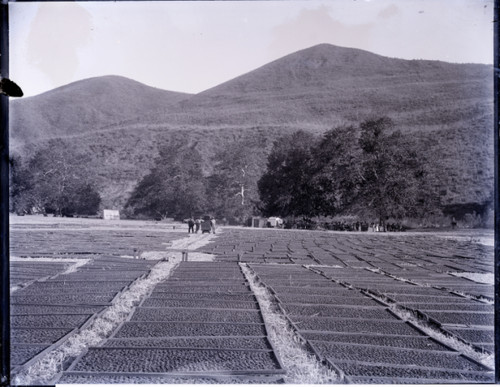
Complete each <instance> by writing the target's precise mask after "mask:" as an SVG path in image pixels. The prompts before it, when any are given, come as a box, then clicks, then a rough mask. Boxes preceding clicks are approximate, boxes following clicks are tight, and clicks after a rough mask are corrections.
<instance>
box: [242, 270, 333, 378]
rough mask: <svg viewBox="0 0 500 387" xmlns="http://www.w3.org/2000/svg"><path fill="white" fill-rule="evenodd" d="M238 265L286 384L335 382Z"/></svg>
mask: <svg viewBox="0 0 500 387" xmlns="http://www.w3.org/2000/svg"><path fill="white" fill-rule="evenodd" d="M240 266H241V268H242V270H243V273H244V274H245V276H246V278H247V280H248V282H249V283H250V287H251V288H252V291H253V292H254V294H255V296H256V297H257V300H258V301H259V305H260V308H261V312H262V315H263V316H264V319H265V321H266V327H267V330H268V333H269V339H270V341H271V343H272V344H273V346H274V348H275V350H276V352H277V354H278V356H279V357H280V359H281V361H282V363H283V367H284V368H285V370H286V378H285V379H286V382H287V383H291V384H330V383H338V382H339V376H338V375H337V374H336V373H335V372H334V371H333V370H331V369H330V368H328V367H327V366H325V365H323V364H322V363H321V362H319V361H318V359H317V358H316V357H315V356H314V355H312V354H311V353H309V352H308V351H307V350H306V349H305V348H304V345H303V344H302V342H301V339H300V338H299V336H297V334H296V333H295V331H294V330H293V329H292V328H291V327H290V324H289V323H288V321H287V320H286V318H285V317H284V316H283V315H282V314H281V313H280V312H279V311H277V310H276V308H275V307H274V306H273V302H272V299H271V295H270V293H269V291H268V290H267V288H266V287H265V286H263V285H261V284H259V282H258V280H257V279H256V276H255V275H254V274H253V273H252V271H251V270H250V269H249V268H248V266H247V265H246V264H240Z"/></svg>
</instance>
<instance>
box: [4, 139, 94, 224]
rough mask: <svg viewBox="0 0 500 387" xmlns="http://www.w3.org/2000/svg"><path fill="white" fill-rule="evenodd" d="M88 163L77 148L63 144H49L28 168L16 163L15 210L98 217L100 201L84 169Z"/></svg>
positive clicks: (12, 193)
mask: <svg viewBox="0 0 500 387" xmlns="http://www.w3.org/2000/svg"><path fill="white" fill-rule="evenodd" d="M89 161H90V158H89V157H88V156H87V155H83V154H79V153H78V152H77V149H76V148H75V147H72V146H68V144H66V143H63V142H62V141H60V140H51V141H49V143H48V145H47V146H46V147H44V148H42V149H39V150H38V151H37V152H36V153H35V155H34V156H33V157H32V158H31V159H30V160H29V162H28V163H27V165H23V164H22V163H19V162H17V163H14V167H13V171H12V172H13V175H12V189H11V195H12V202H13V208H12V209H13V210H15V211H16V212H19V213H32V212H48V213H54V215H66V216H72V215H75V214H81V215H93V214H96V213H97V211H98V210H99V206H100V203H101V198H100V195H99V193H98V191H97V188H96V186H95V184H94V182H93V179H92V177H91V176H89V175H88V173H87V169H86V168H85V165H86V164H87V163H88V162H89Z"/></svg>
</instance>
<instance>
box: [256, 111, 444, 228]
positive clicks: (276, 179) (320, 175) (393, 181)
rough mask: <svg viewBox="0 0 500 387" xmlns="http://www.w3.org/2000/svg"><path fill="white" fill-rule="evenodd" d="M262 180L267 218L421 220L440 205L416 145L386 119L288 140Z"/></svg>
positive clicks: (273, 154) (272, 157) (278, 147)
mask: <svg viewBox="0 0 500 387" xmlns="http://www.w3.org/2000/svg"><path fill="white" fill-rule="evenodd" d="M267 167H268V169H267V171H266V172H265V173H264V175H263V176H262V178H261V179H260V181H259V183H258V184H259V191H260V194H261V200H262V210H263V212H264V214H266V215H281V216H304V217H311V216H319V215H325V216H333V215H338V214H351V215H357V216H360V217H363V218H365V219H372V220H376V221H380V223H384V222H385V220H386V219H387V218H389V217H391V218H395V219H398V218H402V217H408V216H410V217H419V216H423V215H424V214H425V213H426V212H427V211H433V210H434V209H435V208H436V207H437V205H438V202H437V200H436V197H435V195H433V193H432V191H431V190H430V189H429V187H428V184H427V180H426V177H427V172H426V171H425V169H424V165H423V164H422V163H421V162H420V160H419V157H418V152H417V151H416V147H415V144H414V143H412V142H410V140H409V137H403V136H402V135H401V133H400V132H398V131H395V130H394V124H393V122H392V121H391V120H390V119H389V118H387V117H383V118H379V119H373V120H366V121H364V122H362V123H361V124H360V125H359V127H354V126H348V127H340V128H336V129H333V130H331V131H329V132H327V133H326V134H325V135H323V136H322V137H321V138H320V139H316V138H314V137H313V136H312V135H310V134H307V133H304V132H297V133H295V134H293V135H291V136H288V137H285V138H282V139H281V140H279V141H277V142H276V143H275V146H274V148H273V150H272V152H271V154H270V156H269V159H268V165H267Z"/></svg>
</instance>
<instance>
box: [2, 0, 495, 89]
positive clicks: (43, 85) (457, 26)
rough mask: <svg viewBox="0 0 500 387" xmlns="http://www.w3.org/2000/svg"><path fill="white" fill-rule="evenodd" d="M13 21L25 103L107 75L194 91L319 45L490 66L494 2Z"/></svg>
mask: <svg viewBox="0 0 500 387" xmlns="http://www.w3.org/2000/svg"><path fill="white" fill-rule="evenodd" d="M9 20H10V77H11V78H12V79H13V80H15V81H16V82H17V83H18V84H20V85H21V86H22V88H23V90H24V91H25V94H26V95H28V96H29V95H35V94H39V93H42V92H44V91H47V90H50V89H53V88H55V87H59V86H62V85H64V84H67V83H70V82H74V81H76V80H79V79H84V78H89V77H94V76H101V75H109V74H115V75H122V76H125V77H128V78H131V79H134V80H137V81H139V82H142V83H145V84H147V85H150V86H154V87H158V88H161V89H166V90H172V91H183V92H189V93H197V92H200V91H203V90H206V89H208V88H211V87H214V86H216V85H218V84H220V83H222V82H224V81H227V80H230V79H232V78H234V77H236V76H238V75H241V74H243V73H246V72H248V71H251V70H253V69H255V68H258V67H260V66H262V65H264V64H266V63H268V62H270V61H272V60H275V59H278V58H280V57H282V56H284V55H287V54H289V53H292V52H295V51H298V50H300V49H304V48H307V47H310V46H313V45H316V44H320V43H330V44H335V45H340V46H346V47H354V48H359V49H363V50H367V51H371V52H374V53H376V54H380V55H384V56H389V57H397V58H403V59H435V60H442V61H447V62H457V63H465V62H468V63H487V64H491V63H492V62H493V22H492V21H493V0H398V1H394V0H371V1H368V0H357V1H353V0H337V1H333V0H330V1H314V0H313V1H235V2H233V1H193V2H189V1H178V2H175V1H172V2H170V1H169V2H128V1H127V2H76V3H74V2H71V3H60V2H57V3H56V2H54V3H52V2H51V3H39V2H29V3H10V4H9Z"/></svg>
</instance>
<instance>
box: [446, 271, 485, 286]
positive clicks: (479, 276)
mask: <svg viewBox="0 0 500 387" xmlns="http://www.w3.org/2000/svg"><path fill="white" fill-rule="evenodd" d="M450 274H451V275H454V276H455V277H462V278H467V279H470V280H472V281H474V282H477V283H480V284H487V285H494V284H495V275H494V274H493V273H486V274H485V273H450Z"/></svg>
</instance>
